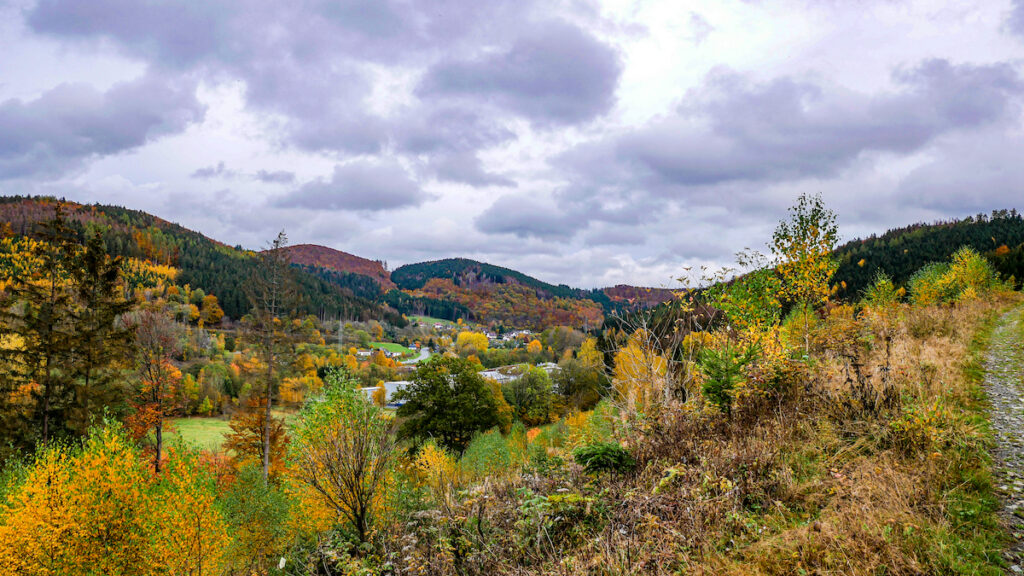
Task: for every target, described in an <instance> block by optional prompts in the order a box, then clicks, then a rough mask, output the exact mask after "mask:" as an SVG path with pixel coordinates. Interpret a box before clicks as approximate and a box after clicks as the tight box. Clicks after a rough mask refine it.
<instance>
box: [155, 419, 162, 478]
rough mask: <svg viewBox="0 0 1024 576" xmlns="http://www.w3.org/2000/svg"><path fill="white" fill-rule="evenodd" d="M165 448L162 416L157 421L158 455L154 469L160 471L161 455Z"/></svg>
mask: <svg viewBox="0 0 1024 576" xmlns="http://www.w3.org/2000/svg"><path fill="white" fill-rule="evenodd" d="M163 448H164V419H163V416H160V419H159V420H157V421H156V456H155V457H154V458H153V470H154V471H155V472H156V473H157V474H159V473H160V455H161V452H163Z"/></svg>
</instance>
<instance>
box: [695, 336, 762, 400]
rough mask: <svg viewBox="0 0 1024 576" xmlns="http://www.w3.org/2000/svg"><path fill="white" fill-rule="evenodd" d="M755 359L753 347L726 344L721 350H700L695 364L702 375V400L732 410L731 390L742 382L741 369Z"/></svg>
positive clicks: (755, 353)
mask: <svg viewBox="0 0 1024 576" xmlns="http://www.w3.org/2000/svg"><path fill="white" fill-rule="evenodd" d="M756 357H757V347H756V346H753V345H745V346H742V347H740V346H733V345H731V344H727V345H725V346H723V347H721V348H705V349H704V350H701V353H700V355H699V356H698V359H697V364H698V365H699V366H700V370H701V372H702V373H703V374H704V383H703V385H702V386H701V390H702V391H703V393H704V398H706V399H707V401H708V402H711V403H712V404H714V405H715V406H718V407H719V408H721V409H722V410H724V411H726V412H728V411H729V410H730V409H731V408H732V391H733V388H735V387H736V385H737V384H739V383H740V382H742V381H743V380H744V373H743V369H744V368H745V367H746V366H747V365H748V364H750V363H751V362H753V361H754V359H755V358H756Z"/></svg>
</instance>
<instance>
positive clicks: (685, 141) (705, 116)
mask: <svg viewBox="0 0 1024 576" xmlns="http://www.w3.org/2000/svg"><path fill="white" fill-rule="evenodd" d="M894 79H895V80H896V81H897V83H898V84H899V85H900V86H901V87H902V89H901V90H900V91H898V92H894V93H885V94H881V95H871V96H869V95H865V94H861V93H858V92H851V91H848V90H844V89H841V88H838V87H832V86H823V85H820V84H817V83H813V82H811V81H807V80H798V79H794V78H789V77H783V78H778V79H776V80H773V81H771V82H768V83H765V84H754V83H751V82H750V81H749V80H747V79H746V78H745V77H743V76H740V75H738V74H735V73H732V72H723V71H719V72H716V73H714V74H712V75H711V76H710V77H709V79H708V82H707V85H706V86H705V87H704V88H703V89H702V90H700V91H696V92H693V93H691V94H690V95H689V97H688V98H687V100H686V101H685V102H684V103H683V104H682V105H680V107H679V109H678V110H677V113H676V114H674V115H671V116H669V117H666V118H659V119H657V120H655V121H653V122H651V123H649V124H648V125H646V126H644V127H642V128H640V129H636V130H632V131H629V132H626V133H625V134H621V135H619V136H617V137H614V138H612V139H611V140H606V141H604V142H598V143H595V144H588V145H584V146H581V147H579V148H577V149H576V150H573V151H571V152H569V153H567V154H566V155H565V156H564V158H563V160H564V162H565V165H566V166H567V167H569V168H570V170H572V171H574V172H577V173H583V174H584V175H585V174H587V173H589V172H590V171H591V170H593V171H594V173H595V175H596V177H592V178H589V180H591V181H593V182H595V183H597V182H607V181H608V179H609V178H612V179H616V178H617V180H613V182H617V184H618V185H620V186H626V187H627V188H628V187H632V188H644V187H648V188H649V187H655V188H656V187H667V188H666V190H667V193H671V194H673V195H677V194H679V193H680V191H679V190H678V189H675V188H673V187H680V186H681V187H694V186H706V185H714V184H718V183H723V182H730V181H740V180H746V181H781V180H787V179H798V178H804V177H829V176H833V175H835V174H836V173H837V172H838V171H839V170H841V169H843V168H845V167H847V166H849V165H850V164H851V163H852V162H853V161H855V160H856V159H858V158H859V157H861V155H862V154H865V153H870V152H896V153H907V152H912V151H915V150H918V149H920V148H921V147H923V146H924V145H926V144H928V143H929V142H931V141H932V140H933V139H935V138H936V137H937V136H939V135H942V134H946V133H949V132H952V131H957V130H961V129H972V128H978V127H981V126H984V125H988V124H991V123H994V122H996V121H998V120H1001V119H1004V118H1006V117H1007V113H1008V111H1009V110H1010V109H1011V105H1012V104H1013V103H1015V101H1016V99H1017V98H1019V96H1020V91H1021V86H1022V84H1021V80H1020V78H1019V76H1018V75H1017V73H1016V72H1015V70H1014V69H1013V68H1012V67H1010V66H1009V65H1004V64H997V65H992V66H972V65H959V66H955V65H952V64H950V63H948V62H946V61H943V60H930V61H926V62H924V63H922V64H921V65H920V66H918V67H915V68H910V69H904V70H899V71H897V72H896V73H895V74H894Z"/></svg>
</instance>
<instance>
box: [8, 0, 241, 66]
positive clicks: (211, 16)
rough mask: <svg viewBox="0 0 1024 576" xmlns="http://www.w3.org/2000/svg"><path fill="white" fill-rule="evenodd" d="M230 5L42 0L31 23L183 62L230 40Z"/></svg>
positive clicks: (150, 56)
mask: <svg viewBox="0 0 1024 576" xmlns="http://www.w3.org/2000/svg"><path fill="white" fill-rule="evenodd" d="M227 8H228V6H226V5H224V4H220V3H217V2H187V3H172V2H135V1H133V0H90V1H89V2H76V1H73V0H40V1H39V2H38V3H37V4H36V5H35V7H34V8H33V9H32V10H31V12H29V14H28V24H29V25H30V26H32V28H33V29H35V30H36V31H38V32H44V33H49V34H53V35H57V36H65V37H78V38H91V37H105V38H111V39H114V40H117V41H119V42H120V43H122V44H124V45H126V46H129V47H131V49H132V50H131V51H132V52H134V53H137V54H140V55H143V56H145V57H147V58H148V59H153V60H157V61H160V62H162V63H164V64H168V65H171V66H173V67H183V66H187V65H190V64H194V63H195V62H197V61H199V60H201V59H204V58H207V57H208V56H209V55H210V54H211V53H214V52H217V51H218V50H219V49H220V48H221V47H222V45H223V44H226V43H227V42H228V38H227V34H228V32H229V30H227V29H226V26H225V24H226V22H225V20H226V16H227V11H226V9H227Z"/></svg>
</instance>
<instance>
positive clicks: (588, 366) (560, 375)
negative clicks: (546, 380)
mask: <svg viewBox="0 0 1024 576" xmlns="http://www.w3.org/2000/svg"><path fill="white" fill-rule="evenodd" d="M558 368H559V370H558V372H556V373H555V374H554V375H553V378H554V384H555V389H556V391H557V392H558V394H559V395H561V396H562V398H563V399H564V401H565V403H566V405H567V406H568V407H570V408H576V409H579V410H590V409H591V408H593V407H594V406H595V405H597V403H598V402H599V401H600V400H601V396H602V395H604V394H605V392H607V390H608V387H609V384H610V382H609V380H608V376H607V374H606V373H605V366H604V355H603V354H602V353H601V351H600V350H598V349H597V340H596V339H595V338H587V339H586V340H584V341H583V343H582V344H581V345H580V349H579V351H578V352H577V353H576V356H575V357H570V358H565V359H563V360H562V361H561V362H559V363H558Z"/></svg>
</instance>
